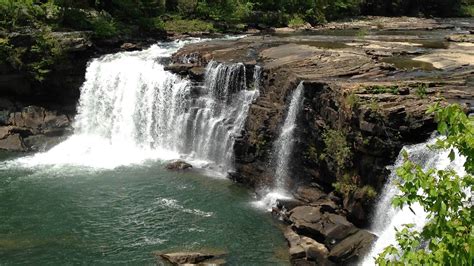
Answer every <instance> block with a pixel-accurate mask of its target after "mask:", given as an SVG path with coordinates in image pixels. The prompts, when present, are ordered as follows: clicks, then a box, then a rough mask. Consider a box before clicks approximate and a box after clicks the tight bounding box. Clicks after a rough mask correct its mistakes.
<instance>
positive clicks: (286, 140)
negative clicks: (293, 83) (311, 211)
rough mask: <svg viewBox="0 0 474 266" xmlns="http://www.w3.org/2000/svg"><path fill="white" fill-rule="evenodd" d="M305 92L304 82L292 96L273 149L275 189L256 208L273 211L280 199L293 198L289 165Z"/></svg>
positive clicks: (257, 203)
mask: <svg viewBox="0 0 474 266" xmlns="http://www.w3.org/2000/svg"><path fill="white" fill-rule="evenodd" d="M303 90H304V86H303V82H301V83H300V84H299V85H298V87H297V88H296V89H295V91H294V92H293V94H292V97H291V102H290V105H289V108H288V113H287V115H286V118H285V122H284V123H283V126H282V128H281V131H280V135H279V136H278V139H277V140H276V142H275V145H274V148H273V150H274V152H275V155H276V158H275V164H276V165H275V167H276V169H275V176H274V187H273V189H272V190H271V191H270V192H268V193H266V195H265V196H264V197H263V198H262V199H260V200H259V201H258V202H256V203H255V206H257V207H259V208H264V209H267V210H271V208H272V207H275V206H276V203H277V200H278V199H289V198H292V196H291V195H290V194H289V193H288V191H287V189H288V188H287V181H288V178H289V175H290V174H291V173H290V171H289V163H290V157H291V155H292V153H293V147H294V145H295V140H294V131H295V128H296V126H297V124H296V121H297V117H298V114H299V112H300V111H301V108H302V105H303V103H302V102H303V101H302V100H303Z"/></svg>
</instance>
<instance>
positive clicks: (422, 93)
mask: <svg viewBox="0 0 474 266" xmlns="http://www.w3.org/2000/svg"><path fill="white" fill-rule="evenodd" d="M427 88H428V86H427V85H426V84H424V83H420V84H418V85H417V86H416V91H415V93H416V95H417V96H418V97H419V98H422V99H423V98H425V97H426V94H427V90H426V89H427Z"/></svg>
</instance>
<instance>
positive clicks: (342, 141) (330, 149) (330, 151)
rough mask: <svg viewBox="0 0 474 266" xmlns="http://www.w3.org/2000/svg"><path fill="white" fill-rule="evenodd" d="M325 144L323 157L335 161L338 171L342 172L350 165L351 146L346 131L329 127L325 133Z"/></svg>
mask: <svg viewBox="0 0 474 266" xmlns="http://www.w3.org/2000/svg"><path fill="white" fill-rule="evenodd" d="M323 141H324V144H325V148H324V156H323V159H326V161H327V160H330V161H331V162H333V163H334V167H335V168H336V169H335V170H336V172H338V173H341V172H342V171H343V170H344V169H345V168H346V166H348V165H349V163H350V159H351V157H352V152H351V148H350V146H349V143H348V141H347V139H346V135H345V134H344V132H342V131H339V130H333V129H329V130H327V131H326V132H325V133H324V134H323Z"/></svg>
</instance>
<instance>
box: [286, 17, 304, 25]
mask: <svg viewBox="0 0 474 266" xmlns="http://www.w3.org/2000/svg"><path fill="white" fill-rule="evenodd" d="M305 24H306V22H305V21H304V19H303V18H301V17H300V16H298V15H295V16H293V18H292V19H290V22H288V26H289V27H292V28H297V27H301V26H304V25H305Z"/></svg>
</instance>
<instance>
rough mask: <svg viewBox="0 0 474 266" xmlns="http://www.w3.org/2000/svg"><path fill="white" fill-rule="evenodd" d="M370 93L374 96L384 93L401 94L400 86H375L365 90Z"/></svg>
mask: <svg viewBox="0 0 474 266" xmlns="http://www.w3.org/2000/svg"><path fill="white" fill-rule="evenodd" d="M365 89H366V90H367V92H368V93H373V94H382V93H391V94H399V89H398V86H396V85H393V86H389V87H387V86H382V85H373V86H369V87H366V88H365Z"/></svg>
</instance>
